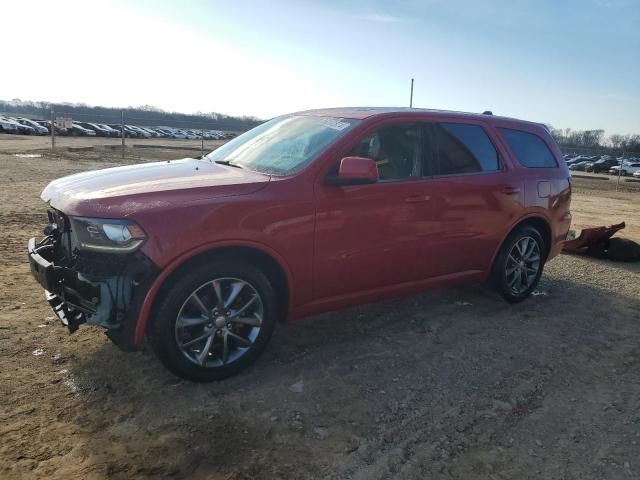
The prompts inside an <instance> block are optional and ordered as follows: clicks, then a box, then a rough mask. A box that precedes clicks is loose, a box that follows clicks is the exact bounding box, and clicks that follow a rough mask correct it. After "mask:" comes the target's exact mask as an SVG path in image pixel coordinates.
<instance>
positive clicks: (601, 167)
mask: <svg viewBox="0 0 640 480" xmlns="http://www.w3.org/2000/svg"><path fill="white" fill-rule="evenodd" d="M617 165H619V162H618V160H616V159H615V158H612V157H609V158H601V159H600V160H596V161H595V162H593V163H592V164H591V165H589V166H587V167H586V171H587V172H593V173H607V172H609V169H610V168H611V167H614V166H617Z"/></svg>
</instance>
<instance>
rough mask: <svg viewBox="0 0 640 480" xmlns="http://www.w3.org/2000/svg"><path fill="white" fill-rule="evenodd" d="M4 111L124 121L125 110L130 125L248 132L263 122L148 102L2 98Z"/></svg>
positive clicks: (43, 117) (0, 103)
mask: <svg viewBox="0 0 640 480" xmlns="http://www.w3.org/2000/svg"><path fill="white" fill-rule="evenodd" d="M0 112H2V113H5V114H7V115H12V116H24V117H29V118H34V119H40V120H48V119H49V118H50V117H51V112H53V114H54V115H55V116H56V117H62V116H64V117H71V118H72V119H73V120H75V121H79V122H91V123H106V124H120V122H121V121H122V112H124V121H125V123H126V124H132V125H140V126H147V127H154V126H165V127H175V128H186V129H200V128H205V129H209V130H224V131H236V132H238V131H245V130H249V129H251V128H253V127H255V126H256V125H258V124H260V123H262V120H259V119H257V118H255V117H248V116H244V117H234V116H231V115H225V114H222V113H217V112H211V113H200V112H198V113H196V114H185V113H178V112H167V111H164V110H162V109H160V108H157V107H153V106H149V105H145V106H141V107H128V108H111V107H93V106H90V105H85V104H77V103H75V104H74V103H50V102H32V101H22V100H18V99H16V100H11V101H5V100H0Z"/></svg>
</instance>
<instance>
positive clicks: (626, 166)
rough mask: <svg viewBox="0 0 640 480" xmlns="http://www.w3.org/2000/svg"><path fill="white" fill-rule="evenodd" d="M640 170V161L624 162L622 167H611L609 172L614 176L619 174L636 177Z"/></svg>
mask: <svg viewBox="0 0 640 480" xmlns="http://www.w3.org/2000/svg"><path fill="white" fill-rule="evenodd" d="M638 170H640V161H627V162H623V163H622V165H620V166H617V167H611V169H610V170H609V172H610V173H611V174H613V175H618V174H619V175H622V176H623V177H625V176H627V175H634V174H635V173H636V172H637V171H638Z"/></svg>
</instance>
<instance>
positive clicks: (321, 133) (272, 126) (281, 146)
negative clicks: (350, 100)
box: [205, 116, 359, 175]
mask: <svg viewBox="0 0 640 480" xmlns="http://www.w3.org/2000/svg"><path fill="white" fill-rule="evenodd" d="M357 123H359V121H358V120H353V119H348V118H334V117H314V116H286V117H278V118H274V119H273V120H270V121H268V122H265V123H263V124H262V125H259V126H257V127H256V128H254V129H252V130H249V131H248V132H246V133H244V134H242V135H240V136H239V137H236V138H235V139H233V140H231V141H230V142H228V143H226V144H224V145H223V146H221V147H220V148H218V149H216V150H214V151H213V152H211V153H210V154H209V155H207V156H206V157H205V158H207V159H208V160H210V161H214V162H225V163H229V164H230V165H234V166H239V167H243V168H247V169H249V170H254V171H257V172H261V173H266V174H270V175H291V174H293V173H296V172H298V171H300V170H302V169H303V168H304V167H305V166H306V165H308V164H309V163H311V162H312V161H313V160H314V159H315V158H316V157H317V156H318V155H319V154H320V153H322V151H323V150H325V149H326V148H327V147H328V146H329V145H330V144H332V143H333V142H334V141H335V140H337V139H338V138H340V137H341V136H342V135H344V134H345V133H346V132H347V131H348V130H350V129H351V128H352V127H353V126H354V125H356V124H357Z"/></svg>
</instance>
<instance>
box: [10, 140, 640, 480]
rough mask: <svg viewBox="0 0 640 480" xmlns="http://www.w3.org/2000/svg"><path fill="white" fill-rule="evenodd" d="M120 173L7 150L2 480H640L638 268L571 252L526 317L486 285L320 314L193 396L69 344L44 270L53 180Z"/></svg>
mask: <svg viewBox="0 0 640 480" xmlns="http://www.w3.org/2000/svg"><path fill="white" fill-rule="evenodd" d="M14 143H15V142H14ZM22 145H26V144H22ZM7 152H11V153H7ZM14 153H29V154H43V155H44V156H42V157H39V158H28V157H17V156H15V155H14ZM188 154H192V155H193V152H180V151H171V150H162V149H155V150H151V149H144V150H140V151H139V152H134V151H131V152H129V155H130V158H128V159H127V160H126V161H125V162H133V161H146V160H150V159H154V158H155V159H157V158H161V159H165V158H179V157H181V156H185V155H188ZM121 163H122V160H121V159H120V158H119V157H118V155H117V154H114V153H113V152H109V151H105V152H61V153H58V154H55V155H52V154H50V153H49V152H46V151H45V152H38V151H34V150H29V149H26V148H25V149H22V150H20V149H18V150H16V147H15V145H11V146H9V145H8V143H7V144H3V143H2V139H1V138H0V228H1V229H2V231H3V235H2V240H0V478H3V479H5V478H6V479H14V478H17V479H33V478H35V479H44V478H47V479H58V478H59V479H69V478H83V479H104V478H113V479H129V478H190V479H196V480H198V479H224V480H238V479H254V478H265V479H267V478H282V479H303V478H314V479H315V478H328V479H343V478H352V479H387V478H403V479H426V478H437V479H440V478H442V479H469V478H474V479H488V480H499V479H541V478H544V479H552V478H553V479H586V478H594V479H595V478H607V479H631V478H640V374H639V369H640V346H639V345H640V265H639V264H633V265H632V264H617V263H611V262H606V261H600V260H593V259H588V258H579V257H573V256H560V257H558V258H556V259H554V260H553V261H551V262H550V263H549V264H548V265H547V268H546V271H545V275H544V277H543V279H542V282H541V284H540V287H539V289H538V291H537V292H536V295H535V296H533V297H532V298H531V299H529V300H527V301H525V302H524V303H521V304H518V305H507V304H506V303H504V302H502V301H501V300H499V299H497V298H495V297H494V296H493V295H492V294H490V293H488V292H487V291H485V290H484V289H483V288H480V287H475V286H472V287H465V288H458V289H449V290H437V291H432V292H429V293H426V294H423V295H419V296H416V297H412V298H408V299H404V300H397V301H390V302H384V303H380V304H376V305H369V306H363V307H359V308H354V309H351V310H348V311H344V312H340V313H333V314H327V315H322V316H318V317H315V318H311V319H308V320H307V321H305V322H304V323H303V324H302V325H298V326H284V327H280V328H278V329H277V331H276V333H275V335H274V337H273V339H272V341H271V344H270V346H269V347H268V348H267V350H266V352H265V354H264V355H263V356H262V357H261V359H260V360H259V362H258V363H257V364H256V365H255V366H254V367H252V368H250V369H249V370H248V371H247V372H245V373H243V374H241V375H239V376H237V377H234V378H232V379H228V380H225V381H222V382H219V383H214V384H207V385H200V384H194V383H189V382H185V381H181V380H179V379H177V378H176V377H174V376H172V375H171V374H169V373H168V372H167V371H166V370H164V369H163V367H162V366H161V365H160V363H159V362H158V361H157V360H156V359H155V358H154V356H153V355H152V354H151V353H150V352H148V351H143V352H139V353H129V354H125V353H122V352H120V351H119V350H118V349H117V348H116V347H114V346H112V345H111V344H110V342H109V341H108V340H107V339H106V337H105V336H104V335H103V334H102V333H101V332H100V331H99V330H98V329H95V328H89V327H85V328H81V329H80V330H79V331H78V332H77V333H75V334H74V335H69V334H68V333H67V331H66V330H65V329H64V328H63V327H61V326H60V325H59V324H58V323H57V322H56V321H54V320H53V317H52V312H51V311H50V309H49V307H48V305H47V304H46V302H45V300H44V298H43V295H42V291H41V289H40V288H39V287H38V286H37V285H36V283H35V282H34V281H33V280H32V278H31V276H30V273H29V268H28V265H27V263H26V252H25V245H26V241H27V239H28V238H29V236H32V235H35V234H38V233H39V232H40V230H41V228H42V226H43V224H44V223H45V213H44V212H45V209H44V205H43V204H42V203H41V201H40V199H39V197H38V195H39V192H40V191H41V189H42V188H43V187H44V186H45V184H46V183H47V182H48V181H49V180H51V179H53V178H56V177H60V176H62V175H67V174H71V173H74V172H78V171H83V170H87V169H95V168H103V167H108V166H113V165H117V164H121ZM594 183H595V184H594ZM574 187H575V194H574V200H573V208H572V209H573V211H574V220H575V222H574V223H575V224H576V225H578V226H579V227H581V226H586V225H589V224H598V225H599V224H610V223H615V222H618V221H622V220H625V221H627V224H628V228H627V229H626V231H625V234H626V235H627V236H629V237H631V238H634V239H635V240H637V241H640V229H639V225H640V217H639V213H638V212H639V209H638V205H639V203H640V192H638V191H634V190H633V189H628V190H625V191H623V192H615V189H613V190H612V189H611V186H610V185H608V184H607V183H606V182H602V181H600V182H599V181H595V180H593V181H592V180H583V179H576V180H575V182H574Z"/></svg>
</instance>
